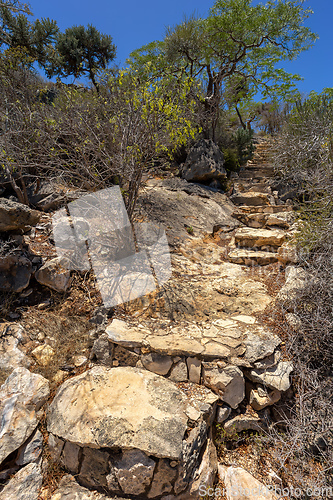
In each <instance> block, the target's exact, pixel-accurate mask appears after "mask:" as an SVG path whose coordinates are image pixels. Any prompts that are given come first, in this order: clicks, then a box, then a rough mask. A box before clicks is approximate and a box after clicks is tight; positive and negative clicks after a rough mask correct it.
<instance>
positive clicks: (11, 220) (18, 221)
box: [0, 198, 41, 232]
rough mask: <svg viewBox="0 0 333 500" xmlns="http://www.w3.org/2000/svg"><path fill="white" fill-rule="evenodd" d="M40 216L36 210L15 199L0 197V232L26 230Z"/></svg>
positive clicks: (35, 222)
mask: <svg viewBox="0 0 333 500" xmlns="http://www.w3.org/2000/svg"><path fill="white" fill-rule="evenodd" d="M40 216H41V213H40V212H37V210H31V208H29V207H28V206H27V205H23V204H22V203H17V202H16V201H11V200H7V199H6V198H0V232H1V231H18V230H23V231H26V230H28V229H30V226H34V225H35V224H37V222H38V221H39V219H40Z"/></svg>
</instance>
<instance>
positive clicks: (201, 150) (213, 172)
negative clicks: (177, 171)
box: [182, 139, 227, 183]
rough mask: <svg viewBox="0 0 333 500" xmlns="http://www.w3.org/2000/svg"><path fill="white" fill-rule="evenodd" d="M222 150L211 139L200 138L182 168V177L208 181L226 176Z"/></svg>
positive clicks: (190, 179)
mask: <svg viewBox="0 0 333 500" xmlns="http://www.w3.org/2000/svg"><path fill="white" fill-rule="evenodd" d="M223 165H224V158H223V154H222V151H221V150H220V148H219V147H218V146H217V144H215V143H214V142H213V141H212V140H211V139H201V140H200V141H199V142H197V143H196V144H195V145H194V146H193V147H192V149H191V150H190V152H189V154H188V155H187V158H186V161H185V163H184V166H183V169H182V177H183V178H184V179H186V180H187V181H194V182H203V183H205V182H210V181H212V180H214V179H216V180H223V179H225V178H226V177H227V172H226V170H225V168H224V166H223Z"/></svg>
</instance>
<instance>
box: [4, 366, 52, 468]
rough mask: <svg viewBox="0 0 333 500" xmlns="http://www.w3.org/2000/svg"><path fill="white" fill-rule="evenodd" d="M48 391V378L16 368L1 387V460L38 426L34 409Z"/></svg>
mask: <svg viewBox="0 0 333 500" xmlns="http://www.w3.org/2000/svg"><path fill="white" fill-rule="evenodd" d="M49 393H50V389H49V383H48V381H47V380H46V379H45V378H44V377H42V376H41V375H37V374H33V373H30V372H29V370H27V369H26V368H16V369H15V370H14V371H13V372H12V373H11V374H10V375H9V377H8V378H7V380H6V381H5V383H4V384H3V385H2V386H1V389H0V420H1V421H2V427H1V434H0V463H1V462H2V461H3V460H4V459H5V458H6V457H7V456H8V455H10V453H12V452H13V451H15V450H16V449H17V448H19V447H20V446H21V445H22V444H23V443H25V442H26V441H27V439H28V438H29V436H31V434H32V432H33V431H34V430H35V428H36V427H37V417H36V411H38V410H39V409H40V407H41V406H42V405H43V404H44V403H45V402H46V400H47V398H48V396H49Z"/></svg>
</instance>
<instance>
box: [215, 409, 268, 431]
mask: <svg viewBox="0 0 333 500" xmlns="http://www.w3.org/2000/svg"><path fill="white" fill-rule="evenodd" d="M224 430H225V431H226V432H227V433H228V434H234V433H236V432H242V431H247V430H254V431H259V430H261V426H260V418H259V416H258V415H252V414H247V413H245V414H243V415H237V416H236V417H234V418H232V419H230V420H227V421H226V422H225V424H224Z"/></svg>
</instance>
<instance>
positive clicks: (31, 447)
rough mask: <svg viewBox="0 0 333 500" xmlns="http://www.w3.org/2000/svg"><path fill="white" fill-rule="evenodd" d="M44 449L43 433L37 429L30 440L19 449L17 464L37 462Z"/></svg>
mask: <svg viewBox="0 0 333 500" xmlns="http://www.w3.org/2000/svg"><path fill="white" fill-rule="evenodd" d="M42 450H43V435H42V433H41V432H40V431H39V430H38V429H36V431H35V432H34V433H33V434H32V435H31V436H30V438H29V439H28V441H27V442H26V443H24V445H23V446H21V448H20V449H19V451H18V455H17V459H16V464H17V465H27V464H30V463H31V462H37V460H38V459H39V457H40V456H41V454H42Z"/></svg>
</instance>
